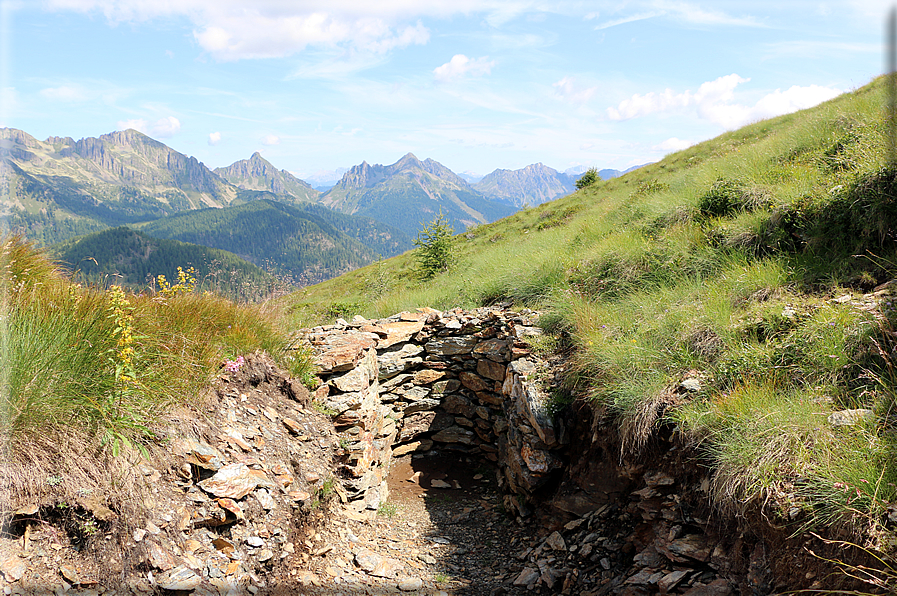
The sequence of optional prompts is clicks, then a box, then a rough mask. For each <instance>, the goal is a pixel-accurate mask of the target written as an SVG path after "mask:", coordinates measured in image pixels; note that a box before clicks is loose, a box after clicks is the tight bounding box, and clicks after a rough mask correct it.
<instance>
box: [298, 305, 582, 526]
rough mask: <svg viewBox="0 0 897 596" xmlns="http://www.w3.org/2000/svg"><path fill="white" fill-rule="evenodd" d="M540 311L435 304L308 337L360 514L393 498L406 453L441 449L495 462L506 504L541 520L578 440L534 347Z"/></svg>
mask: <svg viewBox="0 0 897 596" xmlns="http://www.w3.org/2000/svg"><path fill="white" fill-rule="evenodd" d="M535 314H536V313H534V312H532V311H528V310H524V311H521V312H519V313H517V312H510V311H506V310H501V309H497V308H481V309H477V310H473V311H461V310H454V311H449V312H439V311H436V310H433V309H426V308H425V309H419V312H414V313H410V312H403V313H400V314H397V315H394V316H391V317H388V318H386V319H380V320H367V319H364V318H362V317H360V316H356V317H355V318H354V319H353V320H352V322H346V321H344V320H342V319H340V320H337V322H336V324H335V325H328V326H323V327H315V328H313V329H311V330H308V331H307V332H306V334H305V337H306V339H307V340H308V341H309V343H310V344H311V346H312V348H313V350H314V356H315V362H316V364H317V366H318V367H319V370H320V373H319V376H320V377H321V379H322V381H323V384H322V385H321V387H319V388H318V390H317V394H316V398H317V401H318V402H320V403H323V404H324V405H325V406H326V408H327V410H328V413H330V414H331V415H332V417H333V421H334V424H335V426H336V427H337V430H338V431H339V433H340V436H341V437H342V439H341V444H342V445H343V447H344V449H345V451H346V457H345V458H344V460H345V461H344V463H343V464H342V468H343V471H344V479H343V486H344V488H345V489H346V494H345V497H346V498H347V499H348V501H349V502H350V503H351V504H353V505H354V506H355V508H356V509H357V510H358V511H359V512H361V511H364V510H365V509H372V510H376V509H377V508H378V507H379V505H380V503H382V502H384V501H385V500H386V498H387V496H388V495H387V483H386V477H387V475H388V473H389V467H390V463H391V460H392V457H393V456H394V455H396V456H398V455H403V454H406V453H409V452H412V451H416V452H423V451H428V450H430V449H432V448H434V447H436V448H438V449H441V450H450V451H456V452H460V453H465V454H472V455H475V454H480V455H482V457H483V458H485V459H488V460H490V461H492V462H495V463H496V464H497V465H498V466H499V470H500V473H499V485H500V487H501V489H502V492H503V493H504V495H505V496H504V499H505V506H506V507H507V508H508V509H509V510H511V511H516V512H517V513H518V514H519V515H521V516H526V515H529V514H530V513H531V509H530V507H529V503H531V502H532V499H533V497H534V495H535V493H536V492H537V491H538V489H539V488H540V487H542V486H544V485H545V484H546V483H547V482H548V481H549V479H550V478H551V477H552V475H553V472H555V471H556V470H560V469H561V467H562V459H561V456H560V453H561V448H562V446H563V445H564V444H565V443H566V442H567V439H566V437H565V436H564V435H565V433H564V432H563V429H558V428H556V425H555V424H554V422H553V421H552V419H551V416H549V413H548V411H547V410H546V403H547V400H546V395H545V394H544V393H543V392H542V391H541V389H540V387H539V383H538V381H537V379H536V378H535V377H536V376H537V375H536V373H537V370H538V360H537V358H536V357H535V356H534V355H533V354H532V353H531V352H530V350H529V349H528V348H527V344H526V343H525V342H523V341H522V339H523V338H524V337H526V336H531V335H538V334H539V333H540V331H539V329H538V328H536V327H535V326H534V321H533V317H534V316H535Z"/></svg>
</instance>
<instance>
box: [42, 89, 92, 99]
mask: <svg viewBox="0 0 897 596" xmlns="http://www.w3.org/2000/svg"><path fill="white" fill-rule="evenodd" d="M40 94H41V96H42V97H45V98H47V99H49V100H52V101H64V102H71V101H85V100H87V99H89V95H90V94H88V93H87V91H86V90H85V89H84V88H82V87H76V86H72V85H62V86H60V87H47V88H45V89H41V90H40Z"/></svg>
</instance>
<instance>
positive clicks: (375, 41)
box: [45, 0, 532, 60]
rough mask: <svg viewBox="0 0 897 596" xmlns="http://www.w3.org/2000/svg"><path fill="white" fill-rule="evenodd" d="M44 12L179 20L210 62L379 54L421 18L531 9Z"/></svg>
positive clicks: (435, 5) (422, 5)
mask: <svg viewBox="0 0 897 596" xmlns="http://www.w3.org/2000/svg"><path fill="white" fill-rule="evenodd" d="M45 4H46V5H47V7H48V8H50V9H55V10H74V11H80V12H99V13H102V14H103V15H104V16H105V17H106V18H107V19H108V20H109V21H110V22H112V23H118V22H129V21H146V20H152V19H156V18H165V17H172V16H183V17H186V18H188V19H189V20H190V21H191V22H192V23H193V36H194V38H195V40H196V41H197V43H198V44H199V46H200V47H201V48H202V49H203V50H205V51H206V52H208V53H209V54H210V55H211V56H213V57H214V58H216V59H218V60H240V59H246V58H275V57H284V56H289V55H292V54H295V53H297V52H301V51H303V50H304V49H306V48H307V47H309V46H316V47H324V48H326V47H330V46H341V47H344V48H350V49H352V50H355V51H363V52H373V53H383V52H388V51H391V50H393V49H396V48H402V47H407V46H410V45H420V44H425V43H427V42H428V41H429V39H430V32H429V30H428V29H427V28H426V27H425V26H424V25H423V23H422V22H421V21H420V19H421V18H423V17H432V16H435V17H446V16H450V15H453V14H467V13H470V12H479V13H485V14H487V15H491V14H499V13H500V14H503V15H504V14H506V13H508V11H509V10H510V11H511V12H513V13H518V12H521V11H525V10H532V8H531V5H532V2H531V0H512V1H510V2H506V1H503V0H488V1H486V2H477V0H457V1H451V0H434V1H430V2H418V1H416V0H388V1H383V2H366V3H359V2H357V1H356V0H332V1H324V0H296V1H290V0H254V1H253V2H252V3H251V7H250V6H249V5H247V3H246V2H245V0H156V1H152V0H45Z"/></svg>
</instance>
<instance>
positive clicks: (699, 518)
mask: <svg viewBox="0 0 897 596" xmlns="http://www.w3.org/2000/svg"><path fill="white" fill-rule="evenodd" d="M534 318H535V313H532V312H523V313H515V312H510V311H506V310H503V309H500V308H483V309H477V310H475V311H451V312H446V313H442V312H438V311H433V310H432V309H422V311H421V312H418V313H401V314H399V315H396V316H394V317H390V318H387V319H382V320H378V321H367V320H364V319H361V318H360V317H357V318H356V319H355V320H353V322H352V323H348V322H345V321H339V322H338V323H337V324H336V325H332V326H328V327H326V328H316V329H313V330H307V331H306V332H305V335H304V337H307V338H309V341H311V343H312V345H313V346H314V348H315V355H316V358H317V361H318V365H319V367H320V369H321V379H322V381H323V384H322V385H321V387H320V388H319V389H318V390H317V392H316V396H315V397H314V398H313V396H312V395H311V394H310V393H309V391H308V390H307V389H306V388H305V387H303V386H302V385H300V384H299V383H298V382H296V381H295V380H293V379H290V378H289V375H287V374H286V373H285V372H284V371H282V370H279V369H278V368H277V367H276V366H275V365H274V364H273V363H272V362H271V360H270V359H269V358H268V357H267V356H264V355H261V354H250V355H246V357H245V363H244V365H243V366H241V367H237V368H236V370H233V371H226V370H224V369H222V371H221V373H220V375H219V376H218V377H217V378H216V379H215V381H214V383H213V385H212V388H211V390H210V392H209V394H208V395H206V396H204V397H203V398H202V399H199V400H197V401H196V403H192V404H189V405H185V406H183V407H181V408H179V409H178V410H176V411H174V412H172V413H170V414H169V415H168V416H167V417H166V418H165V419H164V420H162V421H160V424H159V427H158V428H156V429H154V431H155V433H156V437H157V442H156V443H154V444H151V445H148V449H149V452H148V453H147V454H143V453H141V452H138V451H136V450H130V451H128V450H126V451H125V452H124V453H122V454H121V455H120V456H119V458H118V459H116V460H108V461H107V464H109V465H112V464H115V465H122V464H124V465H123V469H124V470H125V471H126V472H127V473H129V474H131V475H132V476H133V478H132V480H133V489H132V491H131V492H130V493H128V494H125V495H122V494H120V493H117V492H115V490H113V487H108V486H103V485H102V484H100V483H91V482H90V479H86V480H84V484H83V485H80V486H79V485H75V486H74V487H72V488H70V489H69V488H66V487H68V486H69V484H71V482H68V481H67V479H70V478H76V477H77V478H80V477H79V476H77V473H76V472H77V470H75V469H74V468H72V467H71V466H73V465H75V464H73V463H72V462H71V461H69V460H68V459H65V458H60V459H59V460H58V461H55V462H49V463H46V462H45V463H44V464H43V465H45V467H44V468H41V471H40V472H41V473H42V474H45V478H44V479H43V481H42V483H41V485H40V487H39V490H31V491H30V492H29V491H27V490H24V489H22V490H18V491H14V490H11V489H7V490H6V494H8V495H9V496H8V497H4V499H5V500H6V501H7V502H6V503H5V508H4V509H5V511H6V513H5V514H4V516H3V524H2V528H0V530H2V531H0V589H2V592H3V594H4V595H13V594H47V595H49V594H60V595H61V594H69V595H75V594H78V595H83V596H100V595H106V596H112V595H118V594H133V595H146V594H196V595H202V596H206V595H208V596H218V595H226V594H232V595H237V594H284V595H286V594H310V595H324V594H368V595H377V594H393V593H409V594H420V595H428V596H429V595H433V596H450V595H457V596H461V595H481V594H482V595H488V596H498V595H500V594H508V595H513V594H569V595H581V596H601V595H605V594H621V595H628V596H647V595H649V594H678V595H682V596H728V595H730V594H752V595H763V594H771V593H775V592H780V591H783V590H794V589H800V588H811V589H819V588H826V589H832V588H835V587H838V586H840V585H843V582H844V580H843V578H836V577H833V576H831V575H830V572H831V571H832V569H831V567H830V566H827V565H826V564H825V562H824V561H823V559H821V558H817V557H815V556H811V555H810V554H809V550H810V549H812V550H813V551H814V552H816V553H818V554H819V555H820V557H831V556H835V555H842V553H838V552H837V551H833V550H832V547H831V546H830V545H827V544H825V543H823V542H822V541H821V540H818V539H815V538H812V537H807V536H791V537H789V536H788V532H787V531H782V530H781V529H779V528H774V527H771V526H770V525H769V524H766V525H765V526H764V525H762V524H760V523H757V522H756V520H754V521H752V523H751V524H747V523H746V522H745V520H740V521H739V520H733V519H731V518H724V517H719V516H715V513H714V512H713V511H712V510H711V508H710V506H709V493H708V486H709V479H710V474H711V472H710V471H709V470H708V469H706V468H704V467H702V466H700V465H698V463H697V462H696V458H695V456H694V453H693V452H692V451H690V449H689V448H688V446H683V445H681V444H679V443H677V442H676V440H675V439H674V438H673V437H672V436H671V435H670V432H669V430H667V431H664V432H660V433H659V434H658V436H656V437H655V438H654V442H653V443H652V444H651V445H649V446H648V447H647V448H646V449H645V450H644V452H643V453H642V454H641V455H639V456H638V457H634V458H633V457H629V456H626V457H624V456H623V455H621V454H623V453H624V452H623V451H622V450H621V448H620V444H619V438H618V437H617V436H616V435H615V432H614V430H613V427H612V426H609V425H604V424H603V422H602V414H601V412H600V411H595V410H594V409H593V408H592V406H590V405H588V404H585V403H578V404H574V405H573V406H572V407H569V408H567V409H566V410H564V411H562V412H560V413H559V414H557V415H556V416H554V417H551V416H549V415H548V414H547V411H546V408H547V405H548V402H549V401H550V396H549V395H548V393H547V392H549V391H551V390H552V387H553V383H554V378H555V376H556V375H559V374H562V373H563V362H553V363H546V362H544V361H540V360H539V359H538V358H536V357H535V356H534V355H533V354H532V352H531V350H529V349H528V345H527V344H526V343H525V342H523V341H522V338H524V337H527V336H529V335H530V334H537V333H538V330H537V328H536V327H535V324H534ZM699 382H700V380H699V379H697V378H686V379H682V380H681V382H680V383H679V384H678V385H677V386H675V387H674V388H673V389H674V391H678V392H687V391H690V390H692V389H691V388H692V387H693V386H694V384H695V383H699ZM3 466H4V470H3V472H4V477H5V478H15V477H16V474H17V473H18V472H17V470H15V469H13V468H12V467H11V466H12V464H10V463H4V464H3ZM123 473H125V472H123ZM79 482H80V481H79ZM64 489H65V490H67V491H68V492H65V490H64ZM827 549H828V550H827Z"/></svg>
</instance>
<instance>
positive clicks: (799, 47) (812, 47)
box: [764, 40, 883, 58]
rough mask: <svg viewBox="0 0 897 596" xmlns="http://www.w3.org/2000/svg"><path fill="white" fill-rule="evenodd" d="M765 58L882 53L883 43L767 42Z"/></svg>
mask: <svg viewBox="0 0 897 596" xmlns="http://www.w3.org/2000/svg"><path fill="white" fill-rule="evenodd" d="M765 47H766V52H765V54H764V57H765V58H786V57H787V58H818V57H819V56H825V55H839V56H840V55H843V54H845V53H851V54H866V53H869V54H881V53H882V50H883V48H882V44H881V43H848V42H839V41H818V40H795V41H779V42H773V43H769V44H766V46H765Z"/></svg>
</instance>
